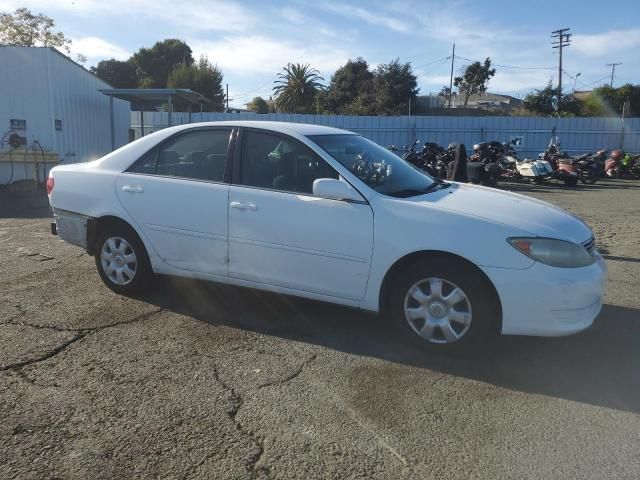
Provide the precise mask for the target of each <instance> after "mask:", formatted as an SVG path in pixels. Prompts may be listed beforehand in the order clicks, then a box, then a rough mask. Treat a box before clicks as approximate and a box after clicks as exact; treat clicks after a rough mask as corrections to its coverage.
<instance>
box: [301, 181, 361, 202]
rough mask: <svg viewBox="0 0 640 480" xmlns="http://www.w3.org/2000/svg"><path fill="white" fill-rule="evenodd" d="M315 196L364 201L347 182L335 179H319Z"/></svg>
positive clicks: (315, 187) (315, 188) (314, 185)
mask: <svg viewBox="0 0 640 480" xmlns="http://www.w3.org/2000/svg"><path fill="white" fill-rule="evenodd" d="M313 194H314V195H315V196H317V197H324V198H330V199H332V200H348V201H355V202H363V201H364V199H363V198H362V196H361V195H360V194H359V193H358V191H357V190H356V189H355V188H353V187H352V186H351V185H349V184H348V183H347V182H343V181H342V180H336V179H335V178H318V179H316V180H314V182H313Z"/></svg>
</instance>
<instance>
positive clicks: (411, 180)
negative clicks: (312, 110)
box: [309, 134, 437, 197]
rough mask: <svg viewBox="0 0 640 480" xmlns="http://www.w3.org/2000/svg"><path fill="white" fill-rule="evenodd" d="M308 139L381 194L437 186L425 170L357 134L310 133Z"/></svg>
mask: <svg viewBox="0 0 640 480" xmlns="http://www.w3.org/2000/svg"><path fill="white" fill-rule="evenodd" d="M309 139H311V140H312V141H313V142H315V143H316V144H317V145H318V146H319V147H320V148H322V149H323V150H324V151H325V152H327V153H328V154H329V155H331V156H332V157H333V158H335V159H336V160H337V161H338V162H340V163H341V164H342V165H343V166H344V167H346V168H348V169H349V171H351V172H352V173H353V174H355V175H356V176H357V177H358V178H359V179H360V180H362V181H363V182H364V183H366V184H367V185H368V186H369V187H371V188H373V189H374V190H375V191H376V192H379V193H382V194H384V195H390V196H403V197H408V196H412V195H421V194H423V193H426V192H428V191H430V190H432V189H433V187H434V186H436V185H437V182H436V180H434V179H433V178H432V177H430V176H429V175H427V174H426V173H424V172H422V171H421V170H418V169H417V168H415V167H414V166H413V165H411V164H409V163H407V162H405V161H404V160H402V159H401V158H400V157H398V156H397V155H395V154H394V153H393V152H390V151H389V150H387V149H386V148H383V147H381V146H380V145H378V144H377V143H374V142H372V141H371V140H368V139H366V138H364V137H361V136H360V135H349V134H337V135H313V136H309Z"/></svg>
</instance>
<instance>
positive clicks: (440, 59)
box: [414, 55, 451, 68]
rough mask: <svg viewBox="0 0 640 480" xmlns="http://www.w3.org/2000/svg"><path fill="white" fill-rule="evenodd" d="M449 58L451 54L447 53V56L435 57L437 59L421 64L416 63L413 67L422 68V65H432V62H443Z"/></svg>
mask: <svg viewBox="0 0 640 480" xmlns="http://www.w3.org/2000/svg"><path fill="white" fill-rule="evenodd" d="M450 58H451V55H449V56H447V57H442V58H439V59H437V60H433V61H432V62H428V63H423V64H422V65H416V66H415V67H414V68H423V67H428V66H429V65H433V64H434V63H438V62H441V63H444V62H446V61H447V60H449V59H450Z"/></svg>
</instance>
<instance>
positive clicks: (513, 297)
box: [483, 255, 607, 336]
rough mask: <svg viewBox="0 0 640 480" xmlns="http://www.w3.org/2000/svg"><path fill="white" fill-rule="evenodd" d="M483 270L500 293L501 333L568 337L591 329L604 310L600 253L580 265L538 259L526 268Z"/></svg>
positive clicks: (604, 268) (604, 274)
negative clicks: (593, 260) (563, 265)
mask: <svg viewBox="0 0 640 480" xmlns="http://www.w3.org/2000/svg"><path fill="white" fill-rule="evenodd" d="M483 270H484V271H485V273H486V274H487V275H488V276H489V278H490V279H491V280H492V281H493V283H494V285H495V287H496V290H497V291H498V295H499V296H500V300H501V302H502V333H503V334H505V335H538V336H562V335H570V334H572V333H577V332H579V331H581V330H584V329H586V328H588V327H590V326H591V324H592V323H593V321H594V319H595V318H596V317H597V316H598V314H599V313H600V309H601V308H602V300H603V298H604V292H605V289H606V283H607V266H606V263H605V262H604V260H603V259H602V257H601V256H600V255H598V259H597V261H596V263H594V264H593V265H589V266H588V267H582V268H554V267H549V266H547V265H544V264H541V263H539V262H536V263H535V264H533V265H532V266H531V267H530V268H528V269H526V270H509V269H501V268H491V267H485V268H483Z"/></svg>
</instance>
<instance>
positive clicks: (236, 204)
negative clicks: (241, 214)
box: [229, 202, 258, 210]
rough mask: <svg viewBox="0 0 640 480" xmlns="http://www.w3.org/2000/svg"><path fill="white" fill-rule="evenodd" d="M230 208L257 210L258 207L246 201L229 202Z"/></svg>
mask: <svg viewBox="0 0 640 480" xmlns="http://www.w3.org/2000/svg"><path fill="white" fill-rule="evenodd" d="M229 205H230V206H231V207H232V208H237V209H239V210H257V209H258V207H256V206H255V204H253V203H248V202H231V203H230V204H229Z"/></svg>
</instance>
